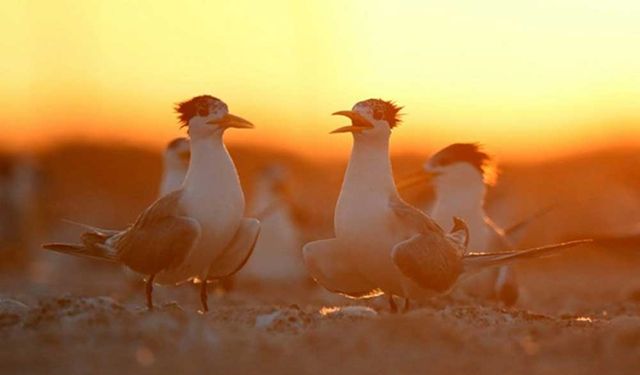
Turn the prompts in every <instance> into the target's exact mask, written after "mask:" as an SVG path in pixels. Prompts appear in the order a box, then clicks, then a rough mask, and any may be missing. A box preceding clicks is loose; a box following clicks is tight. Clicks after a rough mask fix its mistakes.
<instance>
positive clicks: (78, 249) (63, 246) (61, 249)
mask: <svg viewBox="0 0 640 375" xmlns="http://www.w3.org/2000/svg"><path fill="white" fill-rule="evenodd" d="M42 247H43V248H44V249H47V250H51V251H56V252H58V253H63V254H70V255H75V256H78V257H83V258H92V259H98V260H106V261H109V262H117V261H118V259H117V257H116V255H117V254H116V253H115V252H114V251H113V250H111V249H109V248H107V247H106V246H102V245H100V244H98V245H97V246H89V247H87V246H85V245H82V244H68V243H47V244H44V245H42Z"/></svg>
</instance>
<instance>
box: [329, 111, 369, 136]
mask: <svg viewBox="0 0 640 375" xmlns="http://www.w3.org/2000/svg"><path fill="white" fill-rule="evenodd" d="M332 115H334V116H345V117H348V118H350V119H351V125H350V126H343V127H341V128H338V129H335V130H333V131H331V132H330V133H329V134H337V133H356V132H361V131H363V130H365V129H369V128H373V125H371V123H369V121H368V120H367V119H366V118H364V117H362V115H361V114H359V113H358V112H355V111H338V112H334V113H332Z"/></svg>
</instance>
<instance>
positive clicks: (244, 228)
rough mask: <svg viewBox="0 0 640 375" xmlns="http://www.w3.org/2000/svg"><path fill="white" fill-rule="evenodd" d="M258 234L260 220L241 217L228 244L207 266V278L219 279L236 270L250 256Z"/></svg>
mask: <svg viewBox="0 0 640 375" xmlns="http://www.w3.org/2000/svg"><path fill="white" fill-rule="evenodd" d="M259 234H260V221H258V220H257V219H252V218H245V219H242V222H241V223H240V228H238V231H237V232H236V234H235V236H234V237H233V240H231V243H230V244H229V246H227V248H226V249H225V250H224V252H223V253H222V254H221V255H220V256H219V257H218V258H217V259H216V260H215V261H214V262H213V264H212V265H211V267H210V268H209V271H208V273H207V279H208V280H214V279H220V278H223V277H227V276H231V275H233V274H234V273H236V272H238V271H239V270H240V269H241V268H242V267H243V266H244V265H245V263H247V261H248V260H249V257H251V254H252V253H253V249H254V248H255V246H256V242H257V241H258V235H259Z"/></svg>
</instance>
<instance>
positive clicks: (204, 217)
mask: <svg viewBox="0 0 640 375" xmlns="http://www.w3.org/2000/svg"><path fill="white" fill-rule="evenodd" d="M175 110H176V112H177V114H178V118H179V122H180V123H181V127H187V129H188V135H189V139H190V145H191V146H190V149H191V159H190V162H189V169H188V171H187V175H186V177H185V179H184V183H183V184H182V186H181V187H180V188H179V189H178V190H175V191H173V192H171V193H168V194H167V195H165V196H163V197H161V198H160V199H158V200H156V201H155V202H154V203H152V204H151V205H150V206H149V207H147V208H146V209H145V210H144V211H143V212H142V213H141V214H140V215H139V216H138V217H137V219H136V220H135V221H134V223H133V224H131V225H130V226H129V227H127V228H126V229H124V230H103V229H100V228H95V227H91V226H85V227H86V228H87V229H88V230H87V232H85V233H83V234H82V235H81V237H80V243H78V244H67V243H48V244H44V245H43V247H44V248H45V249H48V250H53V251H58V252H62V253H66V254H71V255H77V256H83V257H90V258H98V259H101V260H108V261H112V262H117V263H121V264H124V265H126V266H127V267H128V268H130V269H132V270H133V271H135V272H137V273H140V274H142V275H145V276H146V288H145V294H146V302H147V303H146V304H147V308H148V309H149V310H152V309H153V307H154V306H153V298H152V297H153V284H154V283H156V282H157V283H159V284H169V285H171V284H174V285H175V284H179V283H183V282H186V281H193V282H196V283H198V282H199V283H201V287H200V303H201V305H202V312H207V311H208V310H209V307H208V303H207V287H206V283H207V281H210V280H211V281H213V280H218V279H221V278H224V277H228V276H230V275H232V274H234V273H235V272H237V271H238V270H239V269H240V268H241V267H242V266H243V265H244V264H245V263H246V261H247V259H248V258H249V257H250V255H251V253H252V251H253V248H254V246H255V243H256V240H257V238H258V235H259V232H260V222H259V221H258V220H257V219H254V218H247V217H243V213H244V206H245V200H244V193H243V191H242V188H241V186H240V181H239V178H238V173H237V171H236V168H235V165H234V163H233V160H232V159H231V156H230V155H229V153H228V151H227V149H226V147H225V145H224V142H223V135H224V133H225V131H226V130H227V129H230V128H240V129H250V128H253V127H254V126H253V124H252V123H250V122H249V121H247V120H245V119H243V118H241V117H239V116H235V115H233V114H230V113H229V109H228V107H227V104H225V103H224V102H223V101H222V100H220V99H218V98H216V97H213V96H211V95H200V96H196V97H194V98H192V99H190V100H187V101H184V102H181V103H179V104H177V105H176V107H175Z"/></svg>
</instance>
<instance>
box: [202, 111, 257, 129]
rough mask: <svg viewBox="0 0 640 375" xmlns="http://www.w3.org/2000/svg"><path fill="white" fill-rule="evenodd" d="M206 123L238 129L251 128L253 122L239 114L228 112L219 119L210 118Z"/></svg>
mask: <svg viewBox="0 0 640 375" xmlns="http://www.w3.org/2000/svg"><path fill="white" fill-rule="evenodd" d="M207 124H211V125H218V126H220V127H221V128H239V129H253V127H254V126H253V124H252V123H250V122H249V121H247V120H245V119H243V118H242V117H240V116H236V115H232V114H230V113H228V114H226V115H225V116H224V117H223V118H221V119H219V120H212V121H209V122H207Z"/></svg>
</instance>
